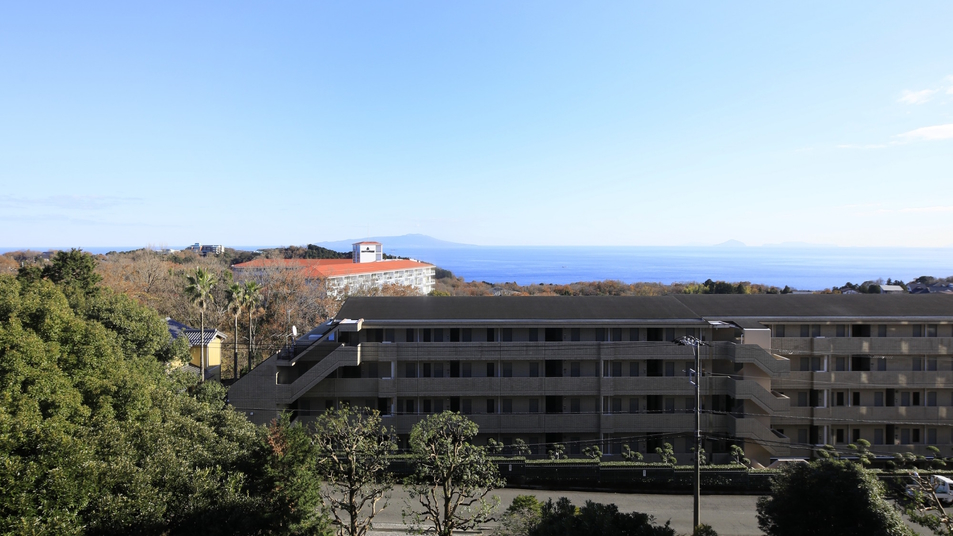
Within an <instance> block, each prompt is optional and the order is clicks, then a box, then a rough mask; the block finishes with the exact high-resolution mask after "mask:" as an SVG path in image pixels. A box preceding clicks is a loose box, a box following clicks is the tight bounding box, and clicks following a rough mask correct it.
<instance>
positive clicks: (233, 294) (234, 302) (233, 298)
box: [228, 283, 246, 379]
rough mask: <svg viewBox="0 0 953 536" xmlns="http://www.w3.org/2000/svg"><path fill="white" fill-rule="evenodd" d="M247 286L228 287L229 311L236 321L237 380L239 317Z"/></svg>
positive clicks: (235, 371)
mask: <svg viewBox="0 0 953 536" xmlns="http://www.w3.org/2000/svg"><path fill="white" fill-rule="evenodd" d="M245 302H246V300H245V285H242V284H240V283H232V284H231V285H229V286H228V310H229V311H230V312H231V313H232V316H233V317H234V319H235V331H234V333H235V344H234V350H235V351H234V354H233V355H234V362H233V364H232V365H233V366H234V368H233V369H232V373H233V374H234V375H235V378H236V379H237V378H238V377H239V373H238V317H239V316H241V314H242V310H243V309H244V308H245Z"/></svg>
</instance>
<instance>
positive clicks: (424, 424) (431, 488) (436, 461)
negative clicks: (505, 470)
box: [404, 411, 504, 536]
mask: <svg viewBox="0 0 953 536" xmlns="http://www.w3.org/2000/svg"><path fill="white" fill-rule="evenodd" d="M477 431H478V427H477V425H476V423H474V422H473V421H471V420H470V419H467V418H466V417H464V416H463V415H460V414H459V413H453V412H449V411H445V412H443V413H439V414H435V415H430V416H428V417H427V418H425V419H423V420H422V421H420V422H418V423H417V424H415V425H414V427H413V429H412V430H411V432H410V448H411V451H412V455H413V463H414V466H415V472H414V475H413V476H412V477H410V478H409V479H408V481H407V491H408V493H409V494H410V498H411V500H412V501H416V502H417V505H415V506H417V508H415V509H412V510H409V511H405V512H404V514H405V517H407V518H409V520H410V522H411V524H412V526H413V527H415V528H417V529H418V530H420V529H421V528H422V527H423V526H427V527H428V529H429V531H433V532H434V533H436V534H437V535H438V536H451V535H452V534H453V532H454V531H458V530H468V529H472V528H474V527H477V526H479V525H480V524H481V523H484V522H486V521H488V520H490V519H491V516H492V512H493V509H494V508H496V506H497V505H498V504H499V498H496V497H494V498H493V499H494V500H493V501H488V500H487V499H486V497H487V495H489V493H490V491H491V490H492V489H493V488H498V487H502V486H503V485H504V481H503V479H502V478H501V477H500V472H499V469H498V468H497V467H496V464H495V463H493V462H492V461H490V459H489V457H488V456H487V453H486V450H485V449H484V448H483V447H478V446H476V445H474V444H473V443H472V441H473V438H475V437H476V435H477Z"/></svg>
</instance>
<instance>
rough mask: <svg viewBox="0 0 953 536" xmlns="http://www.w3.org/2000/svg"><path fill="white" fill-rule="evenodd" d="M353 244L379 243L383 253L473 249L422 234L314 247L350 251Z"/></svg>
mask: <svg viewBox="0 0 953 536" xmlns="http://www.w3.org/2000/svg"><path fill="white" fill-rule="evenodd" d="M355 242H380V243H381V245H383V247H384V253H387V252H388V251H389V250H390V249H394V248H397V249H399V248H468V247H475V246H473V245H471V244H461V243H459V242H448V241H446V240H440V239H437V238H434V237H432V236H427V235H424V234H406V235H401V236H370V237H366V238H353V239H349V240H332V241H327V242H316V243H315V244H314V245H316V246H321V247H323V248H327V249H333V250H334V251H351V248H352V246H353V245H354V243H355Z"/></svg>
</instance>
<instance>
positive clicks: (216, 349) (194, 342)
mask: <svg viewBox="0 0 953 536" xmlns="http://www.w3.org/2000/svg"><path fill="white" fill-rule="evenodd" d="M166 322H167V323H168V324H169V333H170V334H171V335H172V338H173V339H177V338H179V337H180V336H185V337H186V338H188V341H189V352H190V354H191V355H192V361H191V362H190V363H189V364H190V365H192V366H194V367H196V368H200V367H201V366H202V362H201V359H202V346H203V344H204V345H205V346H206V350H205V352H206V354H205V355H206V358H207V360H206V362H205V368H206V369H207V370H208V372H207V376H209V375H213V376H214V375H217V374H216V373H217V371H218V367H221V366H222V341H224V340H225V334H224V333H222V332H221V331H219V330H217V329H214V328H211V329H210V328H206V329H205V336H204V337H202V336H201V332H202V330H201V329H198V328H193V327H191V326H187V325H185V324H183V323H181V322H176V321H175V320H172V319H171V318H166ZM206 379H207V378H206Z"/></svg>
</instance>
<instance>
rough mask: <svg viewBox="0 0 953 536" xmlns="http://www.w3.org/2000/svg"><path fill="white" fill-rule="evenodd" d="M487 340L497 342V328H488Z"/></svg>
mask: <svg viewBox="0 0 953 536" xmlns="http://www.w3.org/2000/svg"><path fill="white" fill-rule="evenodd" d="M486 342H496V330H495V329H493V328H486Z"/></svg>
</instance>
